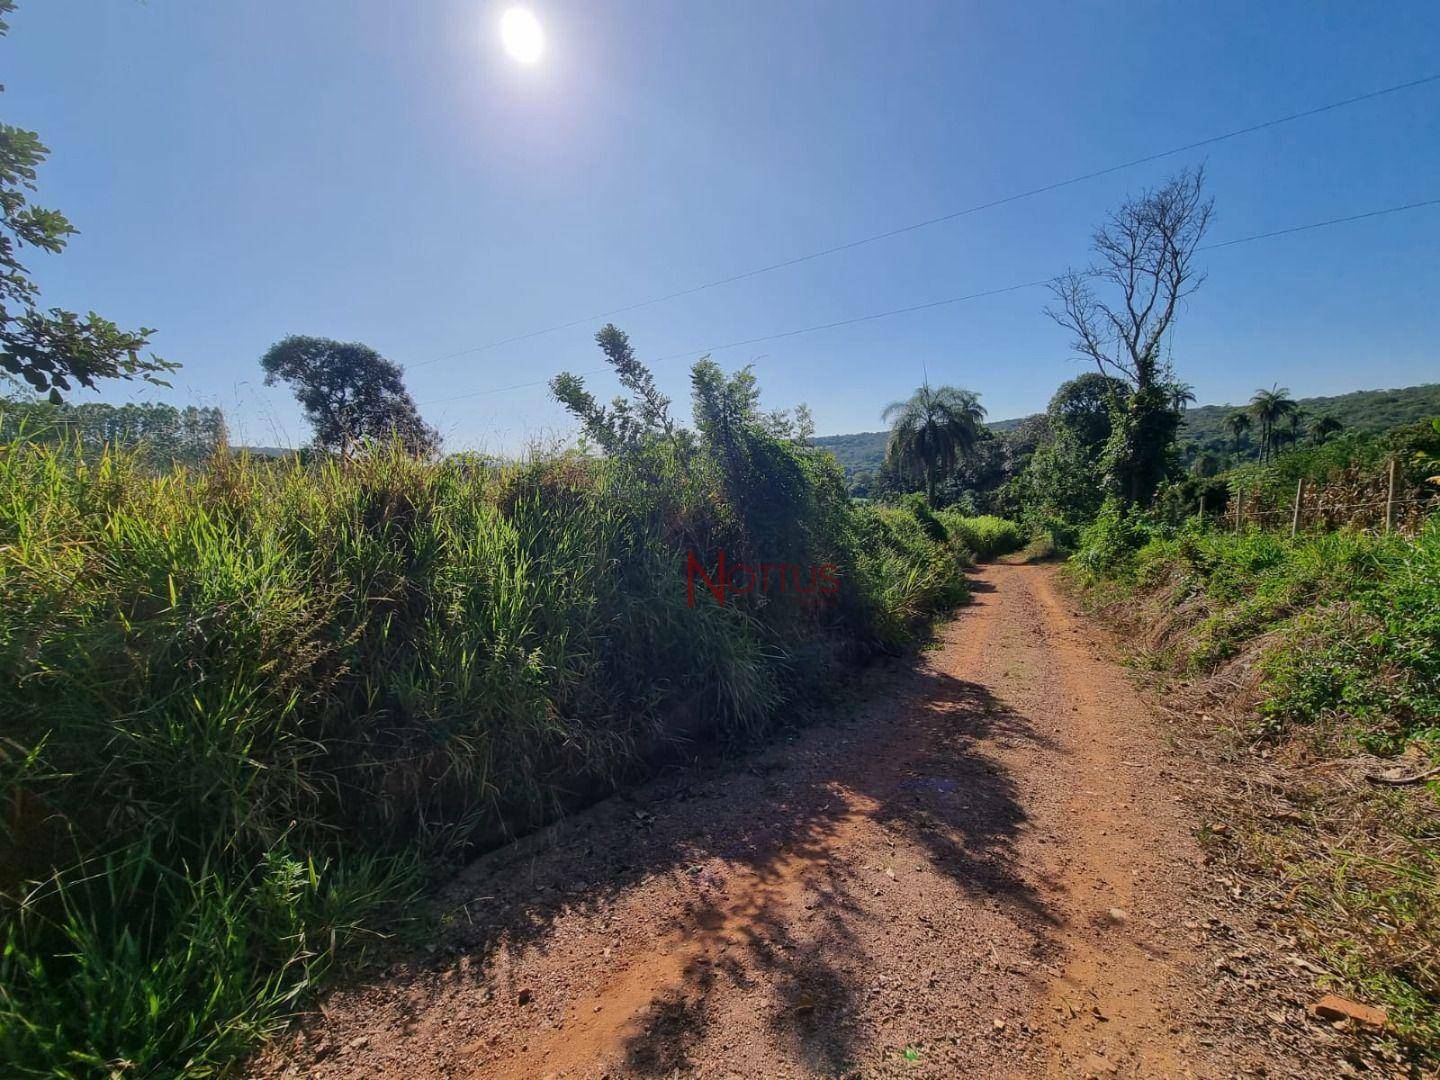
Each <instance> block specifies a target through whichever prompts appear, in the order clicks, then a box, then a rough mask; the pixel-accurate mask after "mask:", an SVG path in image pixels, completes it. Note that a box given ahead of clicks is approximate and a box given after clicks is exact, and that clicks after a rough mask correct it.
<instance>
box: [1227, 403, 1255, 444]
mask: <svg viewBox="0 0 1440 1080" xmlns="http://www.w3.org/2000/svg"><path fill="white" fill-rule="evenodd" d="M1225 429H1226V430H1227V431H1229V432H1230V441H1231V444H1232V445H1233V446H1234V448H1235V452H1236V453H1237V454H1238V453H1239V452H1240V440H1241V438H1243V437H1244V435H1245V433H1246V432H1247V431H1249V430H1250V414H1249V413H1247V412H1245V411H1244V410H1243V409H1236V410H1235V411H1234V412H1232V413H1231V414H1230V415H1229V416H1227V417H1226V418H1225Z"/></svg>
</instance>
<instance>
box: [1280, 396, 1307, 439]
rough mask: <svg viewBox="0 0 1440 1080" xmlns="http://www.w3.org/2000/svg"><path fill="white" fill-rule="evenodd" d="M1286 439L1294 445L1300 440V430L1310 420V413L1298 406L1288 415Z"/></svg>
mask: <svg viewBox="0 0 1440 1080" xmlns="http://www.w3.org/2000/svg"><path fill="white" fill-rule="evenodd" d="M1286 421H1287V425H1286V426H1287V430H1286V432H1285V441H1286V442H1287V443H1289V444H1290V445H1291V446H1294V445H1295V444H1296V443H1298V442H1299V441H1300V430H1301V428H1303V427H1304V426H1305V425H1306V424H1307V423H1309V421H1310V414H1309V413H1307V412H1306V411H1305V410H1304V409H1302V408H1299V407H1298V406H1297V407H1296V408H1295V409H1293V410H1292V411H1291V412H1290V413H1288V414H1287V416H1286Z"/></svg>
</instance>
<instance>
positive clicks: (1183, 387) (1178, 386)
mask: <svg viewBox="0 0 1440 1080" xmlns="http://www.w3.org/2000/svg"><path fill="white" fill-rule="evenodd" d="M1168 391H1169V395H1170V408H1171V409H1173V410H1174V411H1175V412H1177V413H1184V412H1185V410H1186V409H1187V408H1188V407H1189V406H1191V405H1194V404H1195V402H1196V400H1197V399H1196V397H1195V387H1193V386H1191V385H1190V384H1189V383H1188V382H1172V383H1170V384H1169V387H1168Z"/></svg>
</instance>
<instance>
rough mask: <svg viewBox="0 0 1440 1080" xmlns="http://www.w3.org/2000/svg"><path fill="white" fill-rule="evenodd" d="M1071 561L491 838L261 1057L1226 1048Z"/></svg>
mask: <svg viewBox="0 0 1440 1080" xmlns="http://www.w3.org/2000/svg"><path fill="white" fill-rule="evenodd" d="M1054 573H1055V571H1054V569H1053V568H1050V567H1036V566H992V567H988V568H986V569H984V570H983V571H981V572H980V573H979V574H978V575H977V576H976V579H975V588H976V596H975V602H974V603H973V604H972V605H971V606H969V607H967V608H966V609H964V610H963V611H962V612H961V613H960V615H959V616H958V617H957V618H956V619H955V620H954V621H953V622H952V623H951V624H950V625H949V626H947V627H946V628H945V630H944V631H943V633H942V634H941V637H940V642H939V647H938V648H936V649H932V650H930V651H927V652H925V653H924V654H922V655H921V657H920V658H919V659H909V660H905V661H903V662H901V661H897V662H894V663H892V664H889V665H887V666H882V667H880V668H878V669H876V670H875V671H874V673H873V675H867V678H866V680H865V683H864V685H865V690H864V693H863V695H862V698H861V700H860V701H859V702H858V703H857V704H856V706H855V707H854V708H853V709H850V710H847V711H846V712H847V715H845V716H842V717H839V718H837V719H834V720H831V721H826V722H823V723H818V724H813V725H810V726H808V727H806V728H804V729H803V730H801V731H800V732H799V733H797V734H795V735H794V736H793V737H791V738H789V739H786V740H781V741H779V742H777V743H776V744H774V745H771V746H770V747H768V748H766V749H765V750H764V751H762V752H760V753H757V754H755V755H752V756H751V757H749V758H746V759H744V760H742V761H739V762H733V761H732V762H724V763H720V764H715V765H709V766H699V767H696V768H691V769H685V770H681V771H677V772H675V773H674V774H672V775H668V776H665V777H663V778H661V779H659V780H657V781H655V782H653V783H651V784H649V785H647V786H646V787H644V788H641V789H639V790H638V791H636V792H633V793H631V794H630V795H627V796H620V797H616V798H613V799H610V800H607V801H606V802H604V803H602V804H600V805H598V806H596V807H594V808H592V809H591V810H589V811H587V812H585V813H582V814H578V815H576V816H574V817H573V818H571V819H569V820H568V821H566V822H564V823H562V824H561V825H559V826H556V827H554V828H552V829H549V830H546V831H545V832H544V833H541V834H538V835H536V836H533V837H530V838H528V839H527V840H524V841H521V842H520V843H517V844H514V845H511V846H509V847H507V848H505V849H502V850H500V851H497V852H495V853H493V854H491V855H489V856H487V857H486V858H484V859H482V860H480V861H479V862H477V863H476V864H475V865H473V866H472V867H470V868H469V869H467V870H466V871H465V872H464V873H463V874H462V875H460V877H459V878H457V879H456V880H455V881H454V882H452V883H451V884H450V885H449V886H447V888H446V889H445V890H444V892H443V895H442V897H441V903H442V905H443V909H444V910H445V911H446V912H447V913H448V915H447V918H446V923H445V926H446V929H445V931H444V935H443V936H442V939H441V940H440V941H439V942H437V944H436V946H435V948H434V951H432V952H429V953H427V954H426V955H424V956H422V957H421V958H419V959H416V960H413V961H410V962H405V963H401V964H397V965H396V966H395V967H393V968H392V969H391V970H389V971H388V972H386V973H385V974H384V976H383V977H381V978H379V979H377V980H376V981H372V982H370V983H368V984H365V985H360V986H357V987H354V988H351V989H348V990H345V991H342V992H338V993H336V994H334V995H332V996H331V998H330V999H329V1000H328V1001H327V1002H326V1004H325V1008H324V1013H325V1018H324V1020H323V1021H321V1022H317V1023H316V1024H314V1025H312V1026H311V1027H310V1028H309V1029H308V1030H307V1031H305V1032H304V1033H302V1034H301V1035H300V1036H299V1037H298V1039H297V1040H295V1041H294V1042H292V1043H288V1044H286V1045H284V1046H280V1047H277V1048H276V1049H275V1050H274V1051H273V1052H272V1053H270V1054H268V1055H267V1056H266V1057H265V1058H263V1059H262V1060H261V1061H260V1062H258V1063H257V1070H258V1071H261V1072H272V1071H276V1072H294V1073H302V1074H306V1075H321V1076H330V1075H333V1076H345V1077H347V1078H354V1077H361V1076H397V1077H398V1076H406V1077H414V1076H473V1077H531V1076H533V1077H546V1076H553V1077H557V1078H560V1077H564V1078H571V1077H574V1078H589V1080H594V1078H598V1077H611V1078H619V1077H629V1076H665V1077H669V1076H673V1075H676V1074H677V1072H678V1074H679V1075H682V1076H690V1075H694V1076H714V1077H730V1076H735V1077H810V1076H851V1075H856V1076H866V1077H870V1076H891V1075H893V1076H906V1077H931V1076H933V1077H956V1076H965V1077H991V1076H993V1077H1029V1076H1084V1075H1087V1074H1089V1075H1097V1076H1111V1075H1119V1076H1143V1077H1155V1076H1186V1075H1196V1076H1209V1075H1232V1074H1233V1073H1234V1072H1235V1071H1236V1069H1235V1065H1234V1060H1235V1059H1234V1058H1233V1057H1232V1048H1230V1047H1228V1046H1227V1045H1226V1041H1225V1039H1224V1037H1223V1036H1216V1034H1215V1032H1214V1031H1213V1030H1212V1029H1209V1028H1205V1027H1204V1026H1203V1023H1202V1021H1200V1020H1199V1019H1197V1012H1204V1010H1197V1008H1196V1007H1195V1005H1194V1002H1195V1001H1197V1000H1201V999H1203V1000H1204V1001H1205V1002H1206V1003H1207V1007H1208V1003H1209V1001H1210V1000H1211V994H1210V993H1209V992H1208V988H1207V987H1206V986H1205V985H1204V982H1205V976H1204V975H1203V974H1199V973H1198V972H1199V970H1200V968H1199V961H1198V960H1197V958H1196V957H1194V956H1193V955H1192V954H1191V953H1190V951H1189V948H1190V947H1189V945H1188V944H1187V943H1188V942H1189V941H1190V940H1191V939H1192V937H1193V935H1190V934H1187V933H1186V931H1185V930H1184V929H1183V926H1184V924H1185V921H1186V919H1187V918H1189V917H1190V916H1189V915H1188V913H1187V905H1188V904H1189V903H1190V902H1191V897H1192V896H1193V893H1194V890H1193V889H1192V884H1193V880H1194V878H1195V875H1196V873H1197V870H1196V863H1197V855H1198V851H1197V847H1196V843H1195V841H1194V840H1193V838H1192V837H1191V836H1190V834H1189V831H1188V828H1189V827H1188V826H1187V824H1186V823H1185V821H1184V819H1183V816H1182V813H1181V811H1180V808H1179V807H1178V806H1177V800H1176V793H1175V791H1174V789H1173V788H1171V787H1170V786H1168V785H1167V783H1166V781H1165V780H1164V779H1163V777H1162V775H1161V774H1162V772H1163V763H1164V759H1165V751H1164V750H1163V749H1162V748H1161V746H1160V744H1159V738H1158V736H1157V735H1156V733H1155V729H1154V727H1153V725H1152V724H1151V723H1150V718H1149V715H1148V713H1147V711H1146V706H1145V704H1144V702H1143V701H1142V700H1141V698H1140V696H1139V695H1138V694H1137V693H1136V692H1135V691H1134V690H1133V689H1132V688H1131V686H1130V684H1129V682H1128V681H1127V679H1126V678H1125V676H1124V674H1123V673H1122V672H1121V671H1120V670H1119V669H1118V668H1117V667H1115V666H1114V664H1112V663H1111V662H1110V661H1109V660H1107V659H1105V658H1104V657H1103V656H1102V655H1101V653H1100V651H1099V649H1098V647H1097V643H1096V639H1095V637H1094V635H1093V634H1092V632H1091V631H1089V630H1088V629H1087V628H1085V627H1084V626H1083V625H1082V624H1081V623H1080V622H1079V620H1077V619H1076V618H1075V616H1074V615H1073V613H1072V611H1071V608H1070V605H1069V603H1068V602H1067V601H1066V599H1065V598H1064V597H1063V596H1062V595H1061V594H1060V592H1059V591H1058V590H1057V587H1056V584H1055V580H1054ZM1190 928H1191V929H1192V930H1193V929H1194V928H1195V924H1194V923H1191V924H1190Z"/></svg>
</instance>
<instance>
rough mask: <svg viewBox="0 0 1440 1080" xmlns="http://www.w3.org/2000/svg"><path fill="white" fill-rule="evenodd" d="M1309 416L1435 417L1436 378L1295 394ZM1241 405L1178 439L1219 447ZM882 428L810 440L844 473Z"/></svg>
mask: <svg viewBox="0 0 1440 1080" xmlns="http://www.w3.org/2000/svg"><path fill="white" fill-rule="evenodd" d="M1296 400H1297V401H1298V403H1299V405H1300V407H1301V408H1302V409H1304V410H1305V411H1306V412H1307V413H1308V414H1310V415H1311V416H1333V417H1335V418H1337V419H1338V420H1340V421H1341V423H1343V424H1344V425H1345V426H1346V427H1347V428H1351V429H1353V430H1356V431H1369V432H1376V431H1385V430H1387V429H1388V428H1392V427H1395V426H1396V425H1397V424H1411V423H1414V422H1415V421H1417V420H1424V419H1426V418H1428V417H1431V416H1440V383H1427V384H1425V385H1424V386H1407V387H1404V388H1402V389H1398V390H1357V391H1355V392H1354V393H1352V394H1339V395H1337V396H1335V397H1313V398H1297V399H1296ZM1240 408H1244V406H1243V405H1201V406H1198V407H1196V408H1191V409H1188V410H1187V411H1186V413H1185V421H1184V423H1183V424H1182V425H1181V427H1180V442H1181V444H1182V445H1184V444H1186V443H1194V444H1195V445H1196V446H1197V447H1206V446H1224V445H1226V444H1227V442H1228V439H1229V436H1228V435H1227V434H1226V432H1225V418H1226V417H1227V416H1229V415H1230V414H1231V413H1232V412H1234V411H1235V410H1236V409H1240ZM1028 419H1029V417H1020V418H1017V419H1014V420H997V421H995V422H994V423H992V424H987V425H986V426H987V427H988V428H990V430H991V431H1008V430H1010V429H1011V428H1013V427H1015V426H1016V425H1018V424H1022V423H1024V422H1025V421H1026V420H1028ZM888 435H889V432H887V431H862V432H859V433H857V434H855V435H822V436H819V437H817V438H816V439H815V444H816V445H817V446H823V447H825V448H826V449H827V450H829V451H830V452H831V453H833V454H834V455H835V458H836V460H838V461H839V462H840V464H841V465H843V466H844V468H845V471H846V472H847V473H852V472H855V471H856V470H857V469H876V468H879V466H880V463H881V461H883V460H884V458H885V439H886V437H887V436H888Z"/></svg>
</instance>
